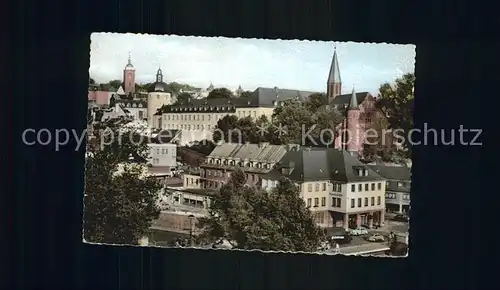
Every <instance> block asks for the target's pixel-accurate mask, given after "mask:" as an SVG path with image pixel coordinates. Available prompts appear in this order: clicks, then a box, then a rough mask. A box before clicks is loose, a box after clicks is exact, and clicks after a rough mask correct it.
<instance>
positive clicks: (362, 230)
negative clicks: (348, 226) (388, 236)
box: [350, 227, 368, 236]
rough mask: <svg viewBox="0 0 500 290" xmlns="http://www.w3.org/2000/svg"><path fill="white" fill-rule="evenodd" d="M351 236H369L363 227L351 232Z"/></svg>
mask: <svg viewBox="0 0 500 290" xmlns="http://www.w3.org/2000/svg"><path fill="white" fill-rule="evenodd" d="M350 234H351V235H353V236H361V235H367V234H368V230H367V229H365V228H363V227H357V228H355V229H353V230H351V231H350Z"/></svg>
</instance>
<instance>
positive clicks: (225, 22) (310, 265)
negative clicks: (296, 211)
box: [0, 0, 500, 289]
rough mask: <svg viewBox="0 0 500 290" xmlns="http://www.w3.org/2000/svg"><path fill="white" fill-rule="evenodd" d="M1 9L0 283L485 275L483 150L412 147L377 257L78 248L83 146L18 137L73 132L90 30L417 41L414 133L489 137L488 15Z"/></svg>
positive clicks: (382, 281)
mask: <svg viewBox="0 0 500 290" xmlns="http://www.w3.org/2000/svg"><path fill="white" fill-rule="evenodd" d="M12 4H13V5H14V6H13V7H14V8H15V9H16V11H14V12H5V16H4V17H3V18H4V19H3V20H4V22H5V23H4V25H3V26H4V28H7V27H8V30H9V31H8V33H7V34H5V35H4V40H3V41H2V42H1V43H2V44H1V46H2V47H3V49H2V56H3V57H2V59H3V61H2V67H3V66H5V69H4V68H2V71H3V72H2V74H1V75H2V86H1V87H2V91H3V92H4V98H3V100H4V102H3V104H4V105H3V106H2V107H3V108H2V114H0V118H2V120H1V121H0V126H2V129H4V130H3V131H4V132H7V136H9V137H7V138H6V141H5V142H2V143H3V146H2V148H3V147H7V148H6V149H4V150H5V151H4V154H2V157H1V158H2V159H3V160H4V161H7V162H1V163H2V165H1V166H2V167H5V168H4V169H5V170H6V171H5V172H6V173H4V174H2V177H1V178H2V180H3V181H2V182H1V184H2V188H3V187H5V192H7V193H10V192H12V193H13V194H12V195H10V194H3V192H4V189H2V198H3V199H4V198H9V202H7V200H6V201H3V200H2V202H1V206H2V209H1V211H0V212H1V214H2V218H1V220H2V224H3V226H2V231H3V232H4V233H3V234H2V235H1V236H0V237H1V240H2V244H3V246H2V247H1V249H2V252H1V257H2V259H3V260H4V261H5V266H3V267H2V268H3V270H6V271H7V272H5V273H4V274H3V275H2V276H1V277H0V283H1V285H2V286H3V287H5V286H6V285H9V286H10V287H9V288H10V289H35V288H36V289H38V288H50V289H262V288H266V289H280V288H281V289H285V288H286V289H316V288H318V289H319V288H322V289H332V288H333V289H348V288H349V289H375V288H377V289H431V288H432V289H465V288H467V289H473V288H474V289H476V288H485V287H487V286H488V284H487V281H486V280H484V279H483V278H484V277H490V279H495V275H497V274H496V272H493V271H495V270H494V269H495V268H496V267H495V265H497V266H498V264H496V262H494V261H493V260H492V258H491V257H493V258H494V257H496V251H495V247H496V244H495V243H494V242H493V243H490V242H489V240H490V236H494V235H495V234H496V231H497V230H496V229H497V227H498V226H497V224H498V223H497V222H496V221H495V220H494V219H486V215H490V216H492V217H493V216H494V215H493V214H489V213H495V211H487V210H486V205H490V204H491V205H495V204H497V203H496V202H495V201H496V200H497V199H498V198H497V195H498V188H497V187H495V186H494V182H495V178H494V177H493V176H492V177H493V178H488V179H487V178H486V175H487V173H488V172H493V171H490V168H489V167H488V165H483V164H480V162H481V161H483V160H484V159H488V160H490V159H491V158H493V155H488V157H487V158H486V155H485V154H484V153H483V154H482V152H484V150H485V145H484V146H483V147H477V146H476V147H464V146H454V147H449V146H448V147H446V146H418V147H416V148H414V150H413V151H414V157H413V186H412V221H411V245H410V257H409V258H407V259H380V258H353V257H325V256H316V255H309V256H308V255H301V254H262V253H258V252H236V251H233V252H224V251H201V250H180V249H150V248H146V249H141V248H132V247H111V246H96V245H85V244H83V243H82V241H81V240H82V238H81V214H82V196H83V184H84V183H83V180H84V172H83V167H84V151H83V150H80V151H79V152H74V150H73V148H74V147H75V146H74V145H75V144H68V145H67V146H66V147H65V148H63V149H62V150H61V151H59V152H55V151H54V150H53V147H50V146H32V147H29V146H24V145H23V144H22V142H21V138H20V134H21V132H22V131H23V130H24V129H25V128H35V129H40V128H49V129H51V130H52V131H53V130H55V129H56V128H68V129H76V130H83V129H84V128H85V116H86V106H87V101H86V95H87V84H88V68H89V54H90V48H89V47H90V33H91V32H122V33H125V32H131V33H150V34H177V35H197V36H227V37H245V38H268V39H276V38H281V39H309V40H336V41H358V42H388V43H402V44H405V43H412V44H416V45H417V60H416V77H417V81H416V89H415V94H416V101H415V126H416V127H420V128H422V127H423V123H424V122H427V123H428V124H429V126H432V127H434V128H438V129H439V128H445V129H451V128H458V126H459V125H460V124H462V125H464V127H466V128H483V127H484V129H485V132H484V133H483V136H486V135H485V134H486V126H485V125H486V122H485V119H488V121H489V120H492V124H495V123H496V124H498V121H495V114H496V112H495V111H494V108H495V104H496V100H495V99H496V98H499V97H500V96H498V95H499V94H498V93H497V92H496V90H497V89H496V87H495V86H496V85H497V84H498V76H497V75H498V70H497V64H498V62H497V61H496V59H495V57H497V56H496V53H497V51H498V50H497V49H498V43H497V40H496V39H495V38H494V35H495V33H497V31H498V30H497V28H498V20H495V19H496V18H498V17H495V15H488V14H487V11H495V10H494V9H492V8H491V9H490V8H488V7H484V5H483V6H481V7H478V6H479V5H475V6H473V5H467V4H466V3H464V2H460V1H411V2H410V1H405V3H402V1H368V0H365V1H325V0H315V1H299V0H287V1H278V0H233V1H222V0H210V1H209V0H205V1H190V0H183V1H152V2H146V1H132V0H129V1H83V0H80V1H63V0H58V1H16V2H13V3H12ZM491 14H493V13H491ZM480 22H484V23H483V24H487V25H481V26H480V25H479V23H480ZM488 69H489V70H488ZM10 101H13V104H12V105H11V104H9V103H10ZM496 119H497V118H496ZM479 141H483V142H484V143H485V142H486V141H485V138H481V140H479ZM82 147H83V146H82ZM490 164H493V163H490ZM492 168H493V167H492ZM493 169H494V168H493ZM483 180H484V182H483ZM489 187H493V188H489ZM488 257H490V258H488ZM491 262H494V263H491Z"/></svg>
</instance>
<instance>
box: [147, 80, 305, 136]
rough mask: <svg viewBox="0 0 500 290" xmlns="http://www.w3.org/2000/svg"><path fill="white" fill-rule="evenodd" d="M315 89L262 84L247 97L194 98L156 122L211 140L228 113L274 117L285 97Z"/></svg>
mask: <svg viewBox="0 0 500 290" xmlns="http://www.w3.org/2000/svg"><path fill="white" fill-rule="evenodd" d="M314 93H315V92H306V91H297V90H286V89H279V88H262V87H259V88H257V89H256V90H255V91H254V92H253V93H252V95H251V96H249V97H246V98H232V99H229V100H228V99H192V100H190V103H188V104H182V105H172V106H166V107H165V108H164V109H163V111H162V112H161V113H158V114H157V115H156V116H155V117H156V120H155V121H154V123H155V125H156V128H158V129H163V130H166V129H176V130H182V131H184V132H183V133H184V134H185V136H188V135H190V136H192V138H191V139H192V141H200V140H203V139H207V140H212V133H213V130H214V129H215V127H216V125H217V122H218V121H219V120H220V119H222V118H224V117H225V116H227V115H233V116H236V117H238V118H245V117H250V118H252V119H254V120H255V119H258V118H260V117H261V116H266V118H268V119H269V120H271V118H272V115H273V112H274V109H275V108H276V107H278V106H280V105H281V104H282V103H283V102H284V101H288V100H298V101H306V100H307V99H308V97H309V96H310V95H312V94H314ZM200 138H202V139H200Z"/></svg>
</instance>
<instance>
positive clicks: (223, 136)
mask: <svg viewBox="0 0 500 290" xmlns="http://www.w3.org/2000/svg"><path fill="white" fill-rule="evenodd" d="M241 132H242V130H241V129H240V128H239V127H238V117H236V116H234V115H226V116H224V117H223V118H222V119H220V120H219V121H217V125H216V126H215V130H214V134H213V136H212V138H213V140H214V142H215V143H217V142H219V141H221V140H222V141H224V142H233V143H238V142H239V139H240V138H241V137H240V136H241Z"/></svg>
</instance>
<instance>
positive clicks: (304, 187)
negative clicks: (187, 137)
mask: <svg viewBox="0 0 500 290" xmlns="http://www.w3.org/2000/svg"><path fill="white" fill-rule="evenodd" d="M238 169H241V170H242V171H243V172H244V173H245V174H246V177H247V180H246V183H247V185H248V186H253V187H256V188H260V189H264V190H272V189H273V188H274V187H276V186H277V185H278V183H279V182H280V180H281V179H282V178H287V179H289V180H291V181H292V182H294V183H295V184H296V185H297V186H298V187H299V190H300V197H301V198H302V199H303V200H304V201H305V203H306V205H307V206H308V207H309V208H310V210H311V212H312V213H313V218H314V220H315V221H316V223H317V224H318V225H319V226H322V227H344V228H348V227H351V228H352V227H357V226H360V225H366V226H367V227H369V228H372V227H373V226H375V225H381V226H382V225H384V222H385V213H386V212H387V211H393V212H398V213H404V212H407V211H408V210H409V204H410V198H409V193H410V187H411V176H410V175H411V174H410V168H408V167H405V166H394V165H391V166H388V165H375V164H373V165H370V164H364V163H362V162H360V161H359V160H358V159H357V158H356V156H355V155H354V154H351V153H349V152H347V151H342V150H337V149H333V148H306V147H301V146H299V145H295V144H289V145H271V144H268V143H260V144H232V143H224V144H220V145H218V146H217V147H216V148H215V149H214V150H213V151H212V153H210V154H209V155H208V156H206V158H205V161H204V162H203V163H202V164H201V165H200V166H199V168H198V170H196V171H191V172H186V173H185V174H184V175H183V176H182V182H178V184H176V185H173V186H167V192H169V195H168V196H169V200H168V204H169V205H171V207H172V208H176V209H178V210H179V211H186V210H195V209H196V210H200V211H201V212H203V211H204V210H205V211H206V209H208V207H209V206H210V197H211V196H212V195H213V194H215V193H216V192H217V191H218V189H219V188H220V187H221V186H223V185H224V184H225V183H227V182H228V181H229V179H230V178H231V174H232V173H233V172H234V171H236V170H238Z"/></svg>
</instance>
